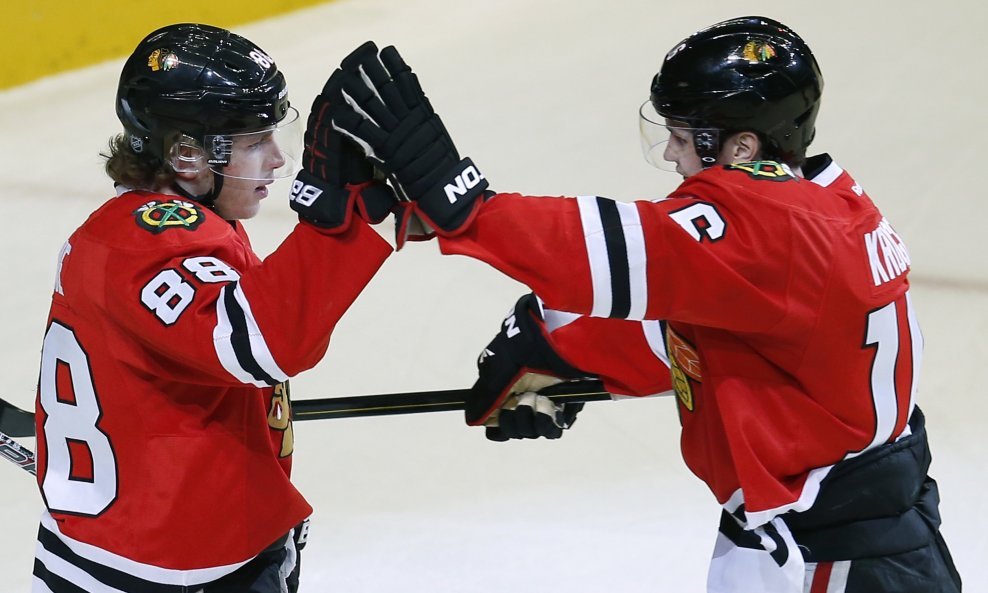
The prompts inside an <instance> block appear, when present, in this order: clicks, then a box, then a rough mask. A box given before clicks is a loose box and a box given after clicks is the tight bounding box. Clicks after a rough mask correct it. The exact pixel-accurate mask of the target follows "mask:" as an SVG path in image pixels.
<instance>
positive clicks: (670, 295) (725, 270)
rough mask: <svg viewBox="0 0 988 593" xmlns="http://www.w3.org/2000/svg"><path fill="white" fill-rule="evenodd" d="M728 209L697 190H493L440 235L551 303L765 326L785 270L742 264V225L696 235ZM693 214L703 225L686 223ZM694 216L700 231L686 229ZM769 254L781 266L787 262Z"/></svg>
mask: <svg viewBox="0 0 988 593" xmlns="http://www.w3.org/2000/svg"><path fill="white" fill-rule="evenodd" d="M691 209H694V210H695V211H691ZM684 211H685V212H686V214H685V215H679V214H678V213H680V212H684ZM694 215H695V216H694ZM691 216H694V218H692V219H691V218H689V217H691ZM704 217H709V218H710V219H714V220H707V219H706V218H704ZM728 217H729V214H728V213H720V212H718V211H717V210H716V209H713V210H711V207H710V205H709V204H706V203H705V202H702V201H699V200H695V199H674V200H672V199H671V200H663V201H660V202H646V201H641V202H632V203H622V202H617V201H614V200H609V199H607V198H601V197H595V196H585V197H579V198H560V197H529V196H522V195H519V194H497V195H495V196H494V197H493V198H491V199H489V200H487V201H486V202H485V203H484V204H483V205H482V207H480V208H479V211H478V212H477V214H476V217H475V218H474V220H473V221H472V222H471V224H470V225H469V227H468V228H466V229H464V230H463V231H462V232H461V233H459V234H457V235H456V236H445V237H444V236H440V237H439V241H440V248H441V250H442V252H443V253H445V254H458V255H466V256H469V257H473V258H476V259H479V260H481V261H484V262H486V263H488V264H490V265H492V266H493V267H495V268H497V269H498V270H500V271H501V272H503V273H505V274H507V275H508V276H510V277H512V278H514V279H515V280H518V281H519V282H522V283H524V284H526V285H528V286H529V287H531V288H532V289H533V290H534V291H535V292H536V294H538V295H539V296H540V297H542V298H543V299H544V301H545V303H546V305H547V306H548V307H550V308H552V309H556V310H561V311H572V312H575V313H580V314H584V315H591V316H594V317H612V318H619V319H636V320H641V319H653V320H655V319H670V318H674V319H679V320H683V321H689V322H691V323H696V324H700V325H710V326H715V327H722V328H731V329H735V330H739V331H745V330H757V329H759V328H764V327H766V326H767V325H770V324H772V323H775V322H777V321H778V320H779V319H780V318H781V316H782V315H783V314H784V312H785V309H784V306H785V305H784V302H783V300H782V299H781V298H780V295H784V294H785V290H786V287H785V282H786V278H787V274H786V273H780V274H776V273H774V272H776V271H777V270H775V269H774V268H770V267H768V266H766V267H765V270H770V269H771V270H772V272H773V273H772V274H764V273H763V272H762V271H758V270H755V272H756V273H757V274H760V275H759V276H752V275H751V273H752V270H753V269H754V268H753V267H752V266H745V265H744V264H743V262H744V261H745V260H746V259H748V260H749V261H750V258H751V257H752V253H753V251H752V250H750V249H749V248H748V245H747V242H746V240H745V239H744V237H745V236H747V235H751V231H750V230H748V229H744V230H739V229H738V228H731V231H730V233H727V231H725V232H724V233H723V234H719V235H718V236H717V237H716V238H715V239H714V240H711V237H708V236H705V235H704V234H703V233H704V232H706V233H719V229H721V228H726V223H725V222H724V221H725V219H726V218H728ZM700 219H703V220H702V221H701V222H702V224H700V223H694V222H693V221H696V220H700ZM693 224H697V226H698V227H699V228H700V229H707V230H701V231H696V232H694V233H691V232H690V230H689V229H690V228H694V227H693V226H692V225H693ZM708 225H709V226H708ZM728 234H730V236H726V235H728ZM783 255H784V254H783ZM777 259H778V265H780V266H784V265H785V262H786V261H787V258H786V257H783V256H782V255H780V257H779V258H777ZM738 262H742V263H738ZM673 287H674V289H673ZM739 311H743V312H744V314H743V315H740V314H739Z"/></svg>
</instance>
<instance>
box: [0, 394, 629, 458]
mask: <svg viewBox="0 0 988 593" xmlns="http://www.w3.org/2000/svg"><path fill="white" fill-rule="evenodd" d="M539 393H540V394H542V395H545V396H547V397H548V398H549V399H551V400H552V401H554V402H556V403H577V402H591V401H600V400H605V399H611V394H610V393H608V392H607V391H605V390H604V386H603V385H602V384H601V382H600V381H597V380H593V379H584V380H580V381H568V382H565V383H557V384H556V385H550V386H549V387H546V388H545V389H543V390H541V391H539ZM469 394H470V390H469V389H448V390H445V391H412V392H408V393H385V394H381V395H354V396H349V397H327V398H323V399H302V400H295V401H293V402H292V419H293V420H295V421H302V420H324V419H327V418H357V417H362V416H389V415H394V414H420V413H423V412H448V411H452V410H462V409H463V406H464V402H465V401H466V398H467V396H468V395H469ZM5 433H7V434H5ZM12 436H17V437H33V436H34V414H32V413H31V412H28V411H26V410H22V409H20V408H18V407H17V406H15V405H13V404H10V403H7V402H6V401H4V400H3V399H0V455H3V456H4V457H6V458H7V459H9V460H10V461H12V462H14V463H15V464H17V465H18V466H20V467H21V468H23V469H24V470H26V471H28V472H31V473H32V474H33V473H35V466H34V453H32V452H31V451H30V450H29V449H26V448H25V447H23V446H21V445H20V444H18V443H17V441H15V440H13V439H12V438H11V437H12Z"/></svg>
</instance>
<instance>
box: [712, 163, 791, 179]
mask: <svg viewBox="0 0 988 593" xmlns="http://www.w3.org/2000/svg"><path fill="white" fill-rule="evenodd" d="M724 168H725V169H728V170H734V171H741V172H744V173H747V174H748V176H749V177H751V178H753V179H767V180H769V181H789V180H790V179H796V175H794V174H793V172H792V169H790V168H789V165H787V164H785V163H777V162H775V161H754V162H751V163H734V164H733V165H724Z"/></svg>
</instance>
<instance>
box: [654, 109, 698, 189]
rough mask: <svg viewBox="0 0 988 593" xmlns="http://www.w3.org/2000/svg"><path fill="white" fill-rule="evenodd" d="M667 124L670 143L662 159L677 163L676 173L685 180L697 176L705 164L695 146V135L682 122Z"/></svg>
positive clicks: (669, 122) (668, 122)
mask: <svg viewBox="0 0 988 593" xmlns="http://www.w3.org/2000/svg"><path fill="white" fill-rule="evenodd" d="M666 123H667V124H668V126H669V127H668V130H669V142H668V143H667V144H666V148H665V151H664V152H663V153H662V158H663V159H665V160H666V161H668V162H670V163H675V165H676V172H677V173H679V174H680V175H682V176H683V177H684V178H685V177H690V176H692V175H696V174H697V173H699V172H700V171H702V170H703V162H702V161H701V160H700V155H698V154H697V153H696V147H695V146H694V145H693V134H692V133H691V132H690V130H689V129H688V128H686V127H684V125H683V123H682V122H675V121H672V120H666Z"/></svg>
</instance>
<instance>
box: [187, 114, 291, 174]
mask: <svg viewBox="0 0 988 593" xmlns="http://www.w3.org/2000/svg"><path fill="white" fill-rule="evenodd" d="M203 144H204V146H199V143H198V142H196V141H195V140H193V139H191V138H189V137H187V136H183V137H182V138H180V139H179V140H178V142H176V143H175V144H174V145H172V149H171V154H170V155H169V156H170V161H171V165H172V168H173V169H175V171H176V172H179V173H199V172H202V171H205V170H206V169H209V170H210V171H212V172H213V173H216V174H217V175H223V176H224V177H230V178H233V179H247V180H250V181H273V180H275V179H283V178H285V177H291V176H293V175H295V173H297V172H298V170H299V167H300V164H301V155H302V122H301V121H300V119H299V114H298V110H297V109H295V108H294V107H289V108H288V113H287V114H286V115H285V117H284V118H283V119H282V120H281V121H280V122H278V124H277V125H275V126H272V127H270V128H266V129H263V130H258V131H256V132H244V133H241V134H209V135H207V136H205V138H203Z"/></svg>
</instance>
